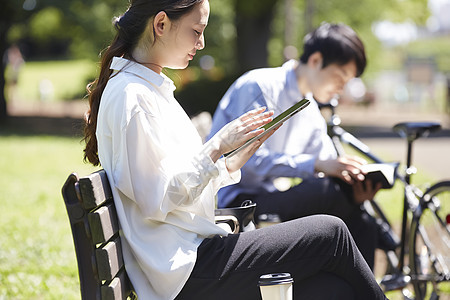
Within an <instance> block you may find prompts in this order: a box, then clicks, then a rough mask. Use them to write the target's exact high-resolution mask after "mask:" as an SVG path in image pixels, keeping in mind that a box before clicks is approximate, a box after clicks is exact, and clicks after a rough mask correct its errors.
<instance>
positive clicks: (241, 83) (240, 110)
mask: <svg viewBox="0 0 450 300" xmlns="http://www.w3.org/2000/svg"><path fill="white" fill-rule="evenodd" d="M250 78H251V77H250ZM264 94H265V92H264V91H263V90H262V89H261V87H260V86H259V85H258V83H257V82H256V81H252V80H248V79H247V77H246V76H244V77H242V78H240V79H239V80H238V81H236V82H235V83H233V85H232V86H231V87H230V88H229V90H228V91H227V93H226V94H225V95H224V97H223V98H222V100H221V101H220V103H219V106H218V108H217V110H216V112H215V113H214V118H213V124H212V129H211V133H210V135H209V136H208V138H209V139H210V138H211V137H212V136H213V135H214V134H216V133H217V132H218V131H219V130H220V129H221V128H222V127H223V126H225V125H226V124H227V123H229V122H231V121H232V120H234V119H236V118H237V117H239V116H241V115H242V114H244V113H245V112H247V111H250V110H251V109H254V108H256V107H261V106H266V107H267V108H268V109H269V110H270V109H273V106H274V105H275V104H274V103H268V102H267V99H266V97H265V96H264ZM269 142H270V141H269V140H267V141H266V142H265V143H264V144H263V145H262V146H261V147H260V149H258V150H257V151H256V153H255V154H254V155H253V156H252V157H251V158H250V159H249V160H248V161H247V163H246V164H245V165H244V167H243V168H242V169H243V170H244V172H245V174H246V176H256V178H264V177H303V176H309V175H311V174H313V173H314V163H315V160H316V157H317V155H314V154H297V155H289V154H286V153H279V152H274V151H272V150H271V149H270V147H267V143H269Z"/></svg>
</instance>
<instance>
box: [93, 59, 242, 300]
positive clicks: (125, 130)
mask: <svg viewBox="0 0 450 300" xmlns="http://www.w3.org/2000/svg"><path fill="white" fill-rule="evenodd" d="M111 69H112V70H115V71H114V74H113V76H112V78H111V79H110V80H109V81H108V84H107V85H106V88H105V90H104V92H103V95H102V99H101V103H100V109H99V114H98V123H97V131H96V136H97V140H98V154H99V157H100V162H101V165H102V167H103V168H104V169H105V171H106V173H107V174H108V179H109V181H110V184H111V187H112V191H113V196H114V200H115V204H116V209H117V213H118V217H119V221H120V225H121V230H122V231H121V234H122V235H123V237H124V238H123V239H122V240H123V242H122V244H123V248H124V249H123V250H124V259H125V265H126V269H127V272H128V275H129V277H130V279H131V281H132V283H133V286H134V288H135V290H136V292H137V294H138V297H139V298H140V299H164V300H167V299H173V298H175V297H176V295H177V294H178V293H179V291H180V290H181V289H182V288H183V285H184V284H185V282H186V280H187V279H188V277H189V275H190V273H191V271H192V269H193V267H194V264H195V261H196V256H197V247H198V246H199V245H200V243H201V242H202V240H203V239H204V238H206V237H211V236H213V235H223V236H225V235H227V232H226V231H224V230H223V229H222V228H220V227H218V226H217V225H215V224H214V209H215V194H216V193H217V191H218V189H219V188H220V187H223V186H225V185H228V184H231V183H236V182H237V181H239V180H240V172H236V173H234V174H229V173H228V172H227V169H226V167H225V163H224V161H223V159H219V160H218V161H217V162H216V163H213V161H212V160H211V158H210V156H209V155H208V154H207V153H206V151H205V150H206V148H205V146H204V145H202V142H201V138H200V136H199V134H198V132H197V131H196V129H195V127H194V126H193V124H192V123H191V121H190V119H189V117H188V116H187V115H186V113H185V111H184V110H183V109H182V107H181V106H180V105H179V104H178V102H177V101H176V100H175V98H174V96H173V91H174V90H175V86H174V84H173V82H172V81H171V80H170V79H169V78H168V77H166V76H165V75H160V74H157V73H155V72H153V71H151V70H150V69H148V68H146V67H144V66H142V65H140V64H137V63H135V62H132V61H129V60H126V59H123V58H117V57H116V58H114V59H113V62H112V64H111Z"/></svg>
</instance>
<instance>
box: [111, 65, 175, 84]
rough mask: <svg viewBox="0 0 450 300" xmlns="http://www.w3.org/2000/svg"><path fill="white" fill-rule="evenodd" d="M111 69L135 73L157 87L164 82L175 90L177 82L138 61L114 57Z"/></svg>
mask: <svg viewBox="0 0 450 300" xmlns="http://www.w3.org/2000/svg"><path fill="white" fill-rule="evenodd" d="M110 69H111V70H115V71H125V72H127V73H131V74H134V75H136V76H138V77H140V78H142V79H144V80H145V81H147V82H149V83H151V84H153V85H155V86H157V87H162V85H163V84H164V85H167V88H168V89H169V90H170V91H174V90H175V84H174V83H173V81H172V80H171V79H170V78H169V77H167V76H166V75H164V74H158V73H156V72H155V71H153V70H151V69H149V68H147V67H145V66H143V65H141V64H139V63H137V62H134V61H132V60H129V59H126V58H123V57H113V60H112V62H111V66H110Z"/></svg>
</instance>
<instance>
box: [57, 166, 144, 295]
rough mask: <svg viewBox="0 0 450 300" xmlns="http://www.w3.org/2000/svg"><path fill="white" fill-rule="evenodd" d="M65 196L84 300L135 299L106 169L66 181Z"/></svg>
mask: <svg viewBox="0 0 450 300" xmlns="http://www.w3.org/2000/svg"><path fill="white" fill-rule="evenodd" d="M62 195H63V198H64V203H65V205H66V209H67V213H68V215H69V220H70V225H71V229H72V237H73V241H74V245H75V252H76V255H77V263H78V274H79V277H80V290H81V298H82V299H83V300H91V299H92V300H100V299H105V300H106V299H108V300H125V299H128V297H131V299H134V298H135V297H134V293H133V288H132V285H131V282H130V281H129V279H128V276H127V274H126V271H125V267H124V262H123V257H122V248H121V243H120V236H119V234H118V232H119V228H120V227H119V221H118V219H117V213H116V210H115V207H114V202H113V198H112V192H111V188H110V186H109V182H108V177H107V176H106V172H105V171H104V170H100V171H97V172H95V173H92V174H90V175H89V176H86V177H82V178H79V177H78V176H77V174H75V173H72V174H70V175H69V177H68V178H67V180H66V182H65V184H64V186H63V188H62Z"/></svg>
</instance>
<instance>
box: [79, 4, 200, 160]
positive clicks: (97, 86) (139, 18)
mask: <svg viewBox="0 0 450 300" xmlns="http://www.w3.org/2000/svg"><path fill="white" fill-rule="evenodd" d="M202 1H204V0H179V1H174V0H131V3H130V6H129V7H128V9H127V11H126V12H125V13H124V14H123V15H122V16H120V17H117V18H115V19H114V22H113V24H114V27H115V29H116V31H117V33H116V36H115V38H114V40H113V41H112V43H111V45H110V46H109V47H108V48H106V50H105V51H104V53H103V54H102V58H101V67H100V74H99V77H98V78H97V79H96V80H95V81H93V82H92V83H90V84H89V85H88V86H87V91H88V95H89V110H88V111H87V112H86V114H85V118H84V119H85V128H84V141H85V143H86V147H85V149H84V160H85V161H89V162H90V163H92V164H93V165H94V166H98V165H99V164H100V160H99V157H98V145H97V138H96V136H95V130H96V127H97V116H98V109H99V107H100V99H101V96H102V93H103V90H104V89H105V86H106V84H107V82H108V80H109V79H110V77H111V74H112V71H111V70H110V65H111V61H112V59H113V57H115V56H117V57H126V58H130V59H132V56H131V52H132V51H133V49H134V48H135V47H136V45H137V43H138V42H139V39H140V38H141V36H142V34H143V33H144V31H145V28H146V26H147V24H148V21H149V20H150V18H152V17H154V16H155V15H156V14H158V13H159V12H160V11H164V12H165V13H166V14H167V16H168V17H169V19H170V20H172V21H176V20H177V19H179V18H180V17H181V16H183V15H185V14H186V13H188V12H189V11H190V10H191V9H192V8H193V7H194V5H196V4H197V3H200V2H202ZM153 36H154V35H153Z"/></svg>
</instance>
